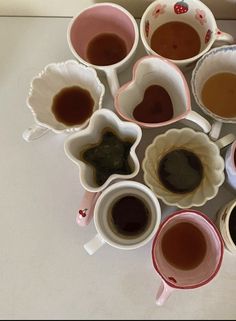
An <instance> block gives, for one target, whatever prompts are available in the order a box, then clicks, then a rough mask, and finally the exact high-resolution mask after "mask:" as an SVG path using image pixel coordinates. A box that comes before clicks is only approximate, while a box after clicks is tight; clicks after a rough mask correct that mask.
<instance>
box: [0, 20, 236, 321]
mask: <svg viewBox="0 0 236 321" xmlns="http://www.w3.org/2000/svg"><path fill="white" fill-rule="evenodd" d="M69 21H70V18H29V17H28V18H24V17H20V18H14V17H0V43H1V46H0V142H1V153H0V179H1V183H0V212H1V214H0V244H1V245H0V318H1V319H5V318H6V319H11V320H12V319H50V320H52V319H55V320H56V319H57V320H58V319H145V320H147V319H235V318H236V304H235V303H236V302H235V298H236V256H232V255H230V254H228V253H227V252H225V255H224V260H223V265H222V268H221V270H220V273H219V274H218V276H217V277H216V278H215V279H214V280H213V281H212V282H211V283H210V284H209V285H207V286H205V287H202V288H199V289H196V290H187V291H177V292H175V293H173V295H172V296H171V297H170V298H169V300H168V301H167V302H166V304H165V305H164V306H163V307H157V306H156V305H155V296H156V292H157V289H158V287H159V284H160V278H159V276H158V275H157V274H156V273H155V270H154V268H153V266H152V260H151V254H150V253H151V243H149V244H148V245H147V246H145V247H143V248H140V249H138V250H135V251H128V252H126V251H119V250H116V249H114V248H112V247H110V246H105V247H104V248H102V249H101V250H99V252H97V253H96V254H95V255H94V256H89V255H88V254H87V253H86V252H85V250H84V248H83V244H84V243H86V242H87V241H89V240H90V239H91V238H92V237H93V236H94V235H95V228H94V224H93V223H91V224H90V225H89V226H88V227H87V228H80V227H78V226H77V225H76V223H75V217H76V212H77V209H78V205H79V202H80V199H81V197H82V194H83V189H82V187H81V185H80V182H79V176H78V169H77V167H76V166H75V165H73V164H72V162H71V161H69V159H68V158H67V157H66V156H65V154H64V148H63V145H64V139H65V137H66V136H65V135H55V134H53V133H49V134H47V135H45V136H44V137H42V138H41V139H39V140H38V141H35V142H33V143H30V144H28V143H26V142H25V141H24V140H23V139H22V132H23V131H24V130H25V129H26V128H27V127H28V126H30V125H31V124H32V123H33V118H32V115H31V112H30V110H29V109H28V108H27V107H26V103H25V101H26V97H27V94H28V90H29V83H30V80H31V79H32V77H33V76H35V75H36V74H37V73H38V72H40V71H41V70H42V69H43V68H44V66H45V65H47V64H48V63H51V62H60V61H63V60H67V59H71V58H73V56H72V54H71V53H70V51H69V48H68V46H67V42H66V29H67V25H68V23H69ZM218 25H219V27H220V28H222V30H224V31H226V32H230V33H231V34H233V35H234V36H235V37H236V21H219V23H218ZM144 54H145V53H144V51H143V48H142V46H141V45H140V47H139V51H138V53H137V57H138V56H142V55H144ZM130 77H131V68H130V70H127V72H126V73H123V74H121V75H120V81H121V84H122V83H124V82H126V81H127V80H129V79H130ZM103 80H104V79H103ZM104 107H109V108H112V107H113V103H112V100H111V97H110V93H109V91H107V93H106V97H105V102H104ZM195 108H196V107H194V109H195ZM200 113H201V112H200ZM176 126H178V127H179V128H180V127H183V126H184V124H180V123H178V125H176ZM166 129H167V128H164V129H158V130H144V132H143V137H144V139H143V141H142V144H141V145H140V147H139V149H138V154H139V157H140V160H141V159H142V157H143V152H144V149H145V147H146V146H147V145H148V144H149V143H150V142H151V141H152V139H153V138H154V137H155V136H156V135H157V134H158V133H161V132H164V131H165V130H166ZM232 131H234V132H236V126H235V125H224V129H223V134H226V133H229V132H232ZM222 154H223V153H222ZM137 180H140V181H142V172H141V173H140V175H139V176H138V177H137ZM233 197H235V193H234V192H233V191H232V190H230V188H229V187H228V186H227V184H226V183H225V184H224V185H223V186H222V187H221V188H220V191H219V194H218V195H217V197H216V198H215V199H214V200H211V201H209V202H208V203H207V204H206V205H205V206H204V207H202V208H200V210H201V211H203V212H204V213H206V214H207V215H209V217H211V218H212V219H213V220H215V217H216V213H217V211H218V210H219V208H220V207H221V206H222V205H223V204H225V203H226V202H228V201H229V200H231V199H232V198H233ZM160 203H161V207H162V211H163V217H165V216H166V215H167V214H169V213H171V212H172V211H173V210H174V208H170V207H167V206H165V205H164V204H163V203H162V202H160Z"/></svg>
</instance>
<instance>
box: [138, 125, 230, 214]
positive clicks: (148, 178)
mask: <svg viewBox="0 0 236 321" xmlns="http://www.w3.org/2000/svg"><path fill="white" fill-rule="evenodd" d="M175 149H186V150H188V151H190V152H193V153H194V154H196V155H197V156H198V157H199V159H200V160H201V163H202V165H203V170H204V173H203V179H202V181H201V183H200V185H199V186H198V187H197V188H196V189H195V190H194V191H192V192H189V193H183V194H177V193H173V192H171V191H170V190H168V189H167V188H165V186H164V185H163V184H162V182H161V181H160V179H159V177H158V175H157V172H158V167H159V163H160V161H161V159H162V158H163V157H164V156H165V155H166V154H167V153H168V152H170V151H172V150H175ZM142 167H143V171H144V180H145V182H146V184H147V185H148V186H149V187H150V188H151V190H152V191H153V192H154V193H155V194H156V196H157V197H158V198H160V199H162V201H163V202H164V203H165V204H167V205H172V206H177V207H180V208H190V207H192V206H202V205H204V204H205V203H206V202H207V201H208V200H210V199H212V198H214V197H215V196H216V195H217V193H218V190H219V187H220V186H221V185H222V184H223V182H224V179H225V176H224V160H223V158H222V157H221V156H220V150H219V148H218V146H217V145H216V144H215V143H214V142H212V141H210V139H209V138H208V136H207V135H206V134H204V133H200V132H195V131H194V130H192V129H189V128H183V129H170V130H168V131H167V132H166V133H165V134H162V135H159V136H157V137H156V138H155V139H154V141H153V143H152V144H151V145H149V146H148V148H147V149H146V153H145V158H144V160H143V164H142Z"/></svg>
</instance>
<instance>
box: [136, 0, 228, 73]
mask: <svg viewBox="0 0 236 321" xmlns="http://www.w3.org/2000/svg"><path fill="white" fill-rule="evenodd" d="M172 21H178V22H185V23H187V24H188V25H190V26H192V27H193V28H194V29H195V30H196V31H197V33H198V34H199V36H200V40H201V48H200V52H199V54H197V55H195V56H194V57H191V58H189V59H183V60H172V61H173V62H174V63H175V64H176V65H178V66H179V67H180V68H186V67H189V66H192V65H193V64H194V63H195V62H196V60H197V59H199V58H200V57H201V56H202V55H203V54H204V53H206V52H207V51H208V50H209V49H210V48H211V47H212V46H213V45H221V44H222V43H226V44H232V43H233V42H234V38H233V37H232V36H231V35H229V34H227V33H225V32H222V31H220V30H219V29H218V27H217V24H216V20H215V17H214V15H213V13H212V12H211V10H210V9H209V8H208V7H207V6H206V5H205V4H204V3H202V2H201V1H199V0H179V1H178V0H157V1H154V2H152V3H151V4H150V5H149V6H148V8H147V9H146V11H145V12H144V14H143V16H142V19H141V24H140V34H141V39H142V42H143V45H144V47H145V49H146V51H147V52H148V53H149V54H151V55H153V54H157V53H156V52H155V51H154V50H153V49H152V48H151V45H150V43H151V38H152V35H153V33H154V32H155V31H156V29H157V28H158V27H160V26H161V25H163V24H165V23H168V22H172Z"/></svg>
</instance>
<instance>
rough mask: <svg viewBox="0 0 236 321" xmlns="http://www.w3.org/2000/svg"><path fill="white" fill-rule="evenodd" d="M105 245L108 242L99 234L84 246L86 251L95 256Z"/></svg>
mask: <svg viewBox="0 0 236 321" xmlns="http://www.w3.org/2000/svg"><path fill="white" fill-rule="evenodd" d="M105 243H106V242H105V241H104V239H103V238H102V237H101V236H100V234H97V235H96V236H95V237H94V238H93V239H92V240H91V241H89V242H88V243H86V244H84V249H85V250H86V251H87V252H88V254H89V255H93V254H94V253H95V252H97V250H99V249H100V247H102V246H103V245H104V244H105Z"/></svg>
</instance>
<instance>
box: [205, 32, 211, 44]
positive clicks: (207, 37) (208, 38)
mask: <svg viewBox="0 0 236 321" xmlns="http://www.w3.org/2000/svg"><path fill="white" fill-rule="evenodd" d="M211 35H212V31H211V30H210V29H208V30H207V33H206V36H205V43H208V42H209V41H210V40H211Z"/></svg>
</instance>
